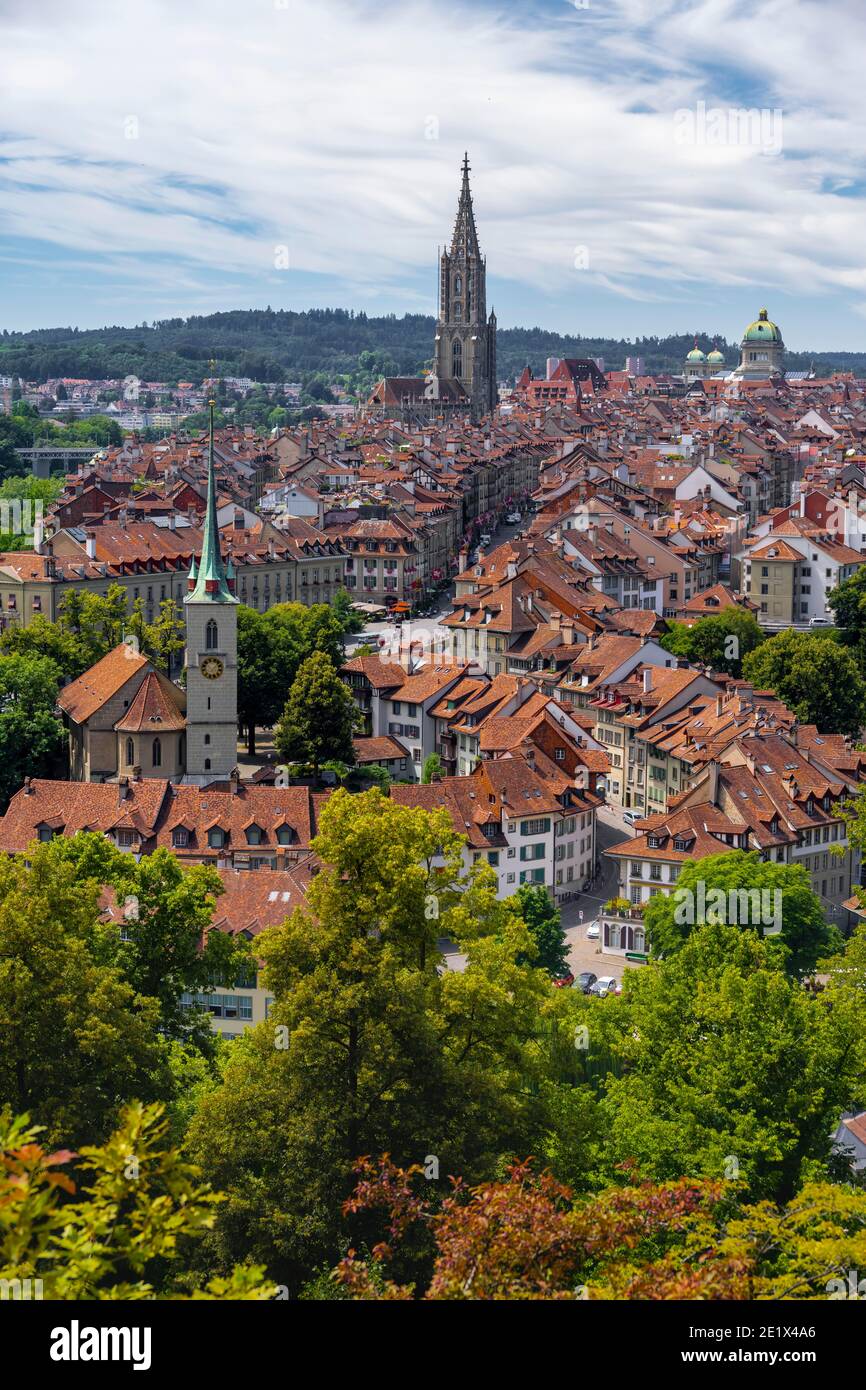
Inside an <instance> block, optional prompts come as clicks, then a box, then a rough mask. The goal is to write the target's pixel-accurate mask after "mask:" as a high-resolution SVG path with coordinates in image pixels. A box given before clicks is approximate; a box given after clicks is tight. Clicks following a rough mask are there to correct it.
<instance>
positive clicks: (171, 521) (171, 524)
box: [168, 512, 177, 531]
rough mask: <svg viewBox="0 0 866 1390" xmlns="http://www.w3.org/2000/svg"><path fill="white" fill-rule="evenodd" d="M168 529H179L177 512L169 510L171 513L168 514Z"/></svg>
mask: <svg viewBox="0 0 866 1390" xmlns="http://www.w3.org/2000/svg"><path fill="white" fill-rule="evenodd" d="M168 529H169V531H176V530H177V512H169V515H168Z"/></svg>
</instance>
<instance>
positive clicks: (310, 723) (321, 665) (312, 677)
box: [274, 652, 358, 777]
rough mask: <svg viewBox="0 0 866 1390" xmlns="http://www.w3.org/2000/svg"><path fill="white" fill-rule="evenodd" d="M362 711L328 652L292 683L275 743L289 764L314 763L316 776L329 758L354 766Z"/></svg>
mask: <svg viewBox="0 0 866 1390" xmlns="http://www.w3.org/2000/svg"><path fill="white" fill-rule="evenodd" d="M357 719H358V711H357V707H356V705H355V701H354V699H353V698H352V693H351V691H350V690H349V688H348V686H346V685H345V683H344V682H343V681H341V680H340V677H339V676H338V675H337V672H336V670H335V669H334V665H333V662H332V661H331V659H330V657H328V656H326V655H325V653H324V652H314V653H313V655H312V656H309V657H307V660H306V661H305V662H303V664H302V665H301V668H300V670H299V671H298V674H297V676H296V677H295V679H294V681H293V682H292V688H291V690H290V691H289V698H288V700H287V701H286V707H285V709H284V710H283V714H282V718H281V719H280V722H279V724H278V725H277V727H276V729H275V730H274V744H275V746H276V749H277V752H278V753H279V755H280V757H281V758H284V759H285V760H286V762H303V763H311V764H312V767H313V773H314V776H316V777H318V774H319V766H320V765H321V763H322V762H324V761H325V760H326V759H334V758H336V759H339V760H340V761H341V762H345V763H354V762H355V749H354V745H353V743H352V735H353V733H354V730H355V725H356V723H357Z"/></svg>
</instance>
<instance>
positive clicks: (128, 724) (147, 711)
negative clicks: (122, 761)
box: [114, 671, 186, 734]
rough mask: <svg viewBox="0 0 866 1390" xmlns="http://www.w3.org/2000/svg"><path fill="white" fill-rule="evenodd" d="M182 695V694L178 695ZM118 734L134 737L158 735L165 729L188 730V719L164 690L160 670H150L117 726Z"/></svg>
mask: <svg viewBox="0 0 866 1390" xmlns="http://www.w3.org/2000/svg"><path fill="white" fill-rule="evenodd" d="M180 694H181V692H180V691H178V695H180ZM114 727H115V729H116V730H117V731H118V733H124V734H133V733H141V732H142V731H143V730H146V731H147V732H149V733H152V734H158V733H160V732H161V731H162V730H164V729H165V730H171V729H184V728H186V719H185V718H184V715H183V712H182V711H181V709H180V708H179V707H178V705H177V703H176V702H175V701H174V700H173V699H172V698H171V696H170V695H169V692H168V691H167V690H166V689H165V688H164V686H163V681H162V680H161V679H160V677H159V675H158V674H157V672H156V671H149V672H148V673H147V675H146V676H145V678H144V680H143V681H142V682H141V685H140V686H139V687H138V693H137V695H136V697H135V699H134V700H133V702H132V704H131V705H130V707H129V709H128V710H127V711H126V713H125V714H123V715H122V716H121V718H120V719H118V721H117V723H116V724H115V726H114Z"/></svg>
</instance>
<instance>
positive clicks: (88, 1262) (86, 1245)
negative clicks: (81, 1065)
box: [0, 1102, 275, 1301]
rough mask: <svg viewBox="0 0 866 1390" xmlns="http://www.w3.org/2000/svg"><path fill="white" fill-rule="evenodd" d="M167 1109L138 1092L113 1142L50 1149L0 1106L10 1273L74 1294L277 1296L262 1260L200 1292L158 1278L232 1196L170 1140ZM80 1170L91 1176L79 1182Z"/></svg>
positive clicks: (0, 1196) (0, 1222)
mask: <svg viewBox="0 0 866 1390" xmlns="http://www.w3.org/2000/svg"><path fill="white" fill-rule="evenodd" d="M161 1115H162V1107H161V1106H159V1105H149V1106H143V1105H141V1104H140V1103H138V1102H135V1103H134V1104H132V1105H130V1106H128V1107H126V1108H125V1109H124V1111H123V1113H122V1115H121V1117H120V1124H119V1127H118V1129H117V1130H116V1131H115V1133H114V1134H112V1135H111V1137H110V1138H109V1139H108V1140H107V1141H106V1142H105V1143H104V1144H102V1145H99V1146H92V1145H85V1146H84V1147H83V1148H82V1149H81V1152H80V1154H76V1153H73V1152H71V1151H70V1150H69V1149H60V1150H57V1151H56V1152H54V1153H51V1152H49V1151H48V1150H47V1149H46V1148H45V1147H43V1145H42V1143H41V1142H40V1137H39V1136H40V1133H41V1130H40V1127H39V1126H33V1125H31V1124H30V1119H29V1116H28V1115H21V1116H18V1117H13V1116H12V1115H11V1114H10V1112H9V1111H8V1110H6V1111H4V1112H0V1279H3V1280H7V1279H8V1280H13V1279H19V1280H25V1279H31V1280H34V1279H38V1280H40V1281H41V1285H42V1287H41V1296H42V1297H43V1298H47V1299H61V1300H64V1301H69V1300H79V1299H87V1300H90V1299H96V1300H105V1299H124V1300H126V1299H131V1300H140V1299H150V1298H154V1297H157V1296H159V1297H160V1298H185V1297H192V1298H194V1299H197V1300H199V1299H220V1300H224V1299H227V1298H228V1299H244V1300H252V1299H256V1300H262V1299H269V1298H272V1297H273V1296H274V1293H275V1290H274V1288H273V1286H272V1285H269V1284H268V1283H266V1281H265V1274H264V1271H263V1270H262V1269H260V1268H258V1267H256V1266H255V1265H247V1266H244V1267H241V1266H238V1267H236V1268H235V1269H233V1270H232V1271H231V1273H230V1274H229V1276H228V1277H227V1278H222V1279H214V1280H211V1281H210V1283H209V1284H207V1286H206V1287H205V1288H204V1289H201V1290H199V1291H196V1292H195V1293H194V1294H192V1295H187V1294H183V1293H178V1292H177V1291H176V1290H174V1289H173V1288H172V1286H171V1284H170V1283H168V1285H167V1286H166V1287H160V1288H158V1287H157V1286H156V1285H155V1284H154V1282H153V1281H154V1276H155V1275H158V1276H161V1278H162V1279H163V1280H165V1278H166V1275H165V1273H164V1271H166V1270H168V1269H170V1268H171V1266H172V1264H173V1262H175V1261H176V1260H177V1257H178V1253H179V1243H180V1242H181V1241H182V1240H183V1238H184V1237H190V1236H196V1235H199V1234H200V1233H201V1232H203V1231H206V1230H208V1229H209V1228H210V1227H211V1226H212V1225H213V1223H214V1216H215V1210H216V1207H217V1205H218V1203H219V1202H220V1201H221V1200H222V1198H221V1197H220V1196H219V1194H217V1193H215V1192H212V1191H211V1190H210V1189H209V1188H208V1187H207V1186H206V1185H205V1184H202V1183H201V1182H200V1181H199V1172H198V1169H197V1168H195V1167H194V1165H192V1164H191V1163H188V1162H187V1161H186V1160H185V1159H183V1158H182V1157H181V1156H180V1154H179V1153H178V1152H177V1151H176V1150H175V1149H172V1148H169V1147H166V1130H167V1126H166V1122H165V1120H164V1119H163V1118H162V1117H161ZM78 1172H81V1173H84V1174H87V1180H86V1184H82V1185H81V1186H77V1184H76V1181H75V1177H77V1175H78ZM73 1175H75V1176H73ZM168 1277H169V1279H170V1275H169V1276H168Z"/></svg>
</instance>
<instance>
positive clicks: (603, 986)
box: [588, 975, 619, 999]
mask: <svg viewBox="0 0 866 1390" xmlns="http://www.w3.org/2000/svg"><path fill="white" fill-rule="evenodd" d="M588 993H589V994H594V995H595V996H596V998H598V999H606V998H607V996H608V995H609V994H619V985H618V984H617V982H616V979H615V977H614V976H613V975H600V976H599V978H598V979H597V980H596V981H595V983H594V984H591V985H590V987H589V991H588Z"/></svg>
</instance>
